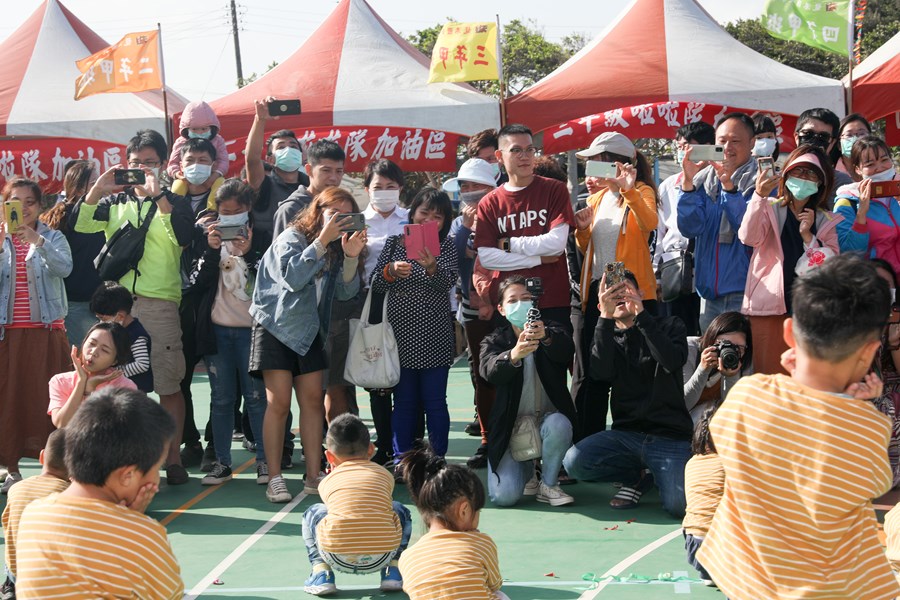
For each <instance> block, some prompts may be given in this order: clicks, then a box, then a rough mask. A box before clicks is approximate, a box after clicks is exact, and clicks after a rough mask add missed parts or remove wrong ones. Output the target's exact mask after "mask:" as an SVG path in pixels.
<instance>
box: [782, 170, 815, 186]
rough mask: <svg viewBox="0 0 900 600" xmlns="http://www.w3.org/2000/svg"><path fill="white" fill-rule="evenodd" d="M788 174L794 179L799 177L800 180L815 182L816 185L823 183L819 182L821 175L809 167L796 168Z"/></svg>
mask: <svg viewBox="0 0 900 600" xmlns="http://www.w3.org/2000/svg"><path fill="white" fill-rule="evenodd" d="M787 174H788V175H790V176H792V177H799V178H800V179H806V180H808V181H814V182H815V183H821V182H820V181H819V174H818V173H817V172H816V171H815V170H813V169H810V168H807V167H795V168H793V169H791V170H790V171H788V173H787Z"/></svg>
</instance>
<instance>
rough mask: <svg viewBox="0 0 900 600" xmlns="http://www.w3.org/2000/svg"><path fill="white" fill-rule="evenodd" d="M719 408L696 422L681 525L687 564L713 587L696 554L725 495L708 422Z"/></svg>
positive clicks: (705, 414)
mask: <svg viewBox="0 0 900 600" xmlns="http://www.w3.org/2000/svg"><path fill="white" fill-rule="evenodd" d="M715 412H716V408H715V407H713V408H710V409H707V411H706V412H705V413H703V415H702V416H701V417H700V419H699V420H698V421H697V427H696V428H695V429H694V439H693V441H692V442H691V451H692V452H693V453H694V455H693V456H692V457H691V458H690V460H688V461H687V464H686V465H685V466H684V495H685V499H686V500H687V507H686V508H685V511H684V520H683V521H682V523H681V526H682V533H683V534H684V549H685V550H686V551H687V561H688V564H690V565H691V566H692V567H694V568H695V569H697V571H698V572H699V573H700V579H701V580H702V581H703V583H704V584H706V585H714V584H713V581H712V579H711V578H710V576H709V573H707V572H706V569H704V568H703V565H701V564H700V561H698V560H697V551H698V550H699V549H700V546H701V545H702V544H703V539H704V538H705V537H706V534H707V532H708V531H709V524H710V523H712V520H713V515H715V514H716V508H717V507H718V506H719V502H720V501H721V500H722V494H723V493H724V491H725V471H724V470H723V469H722V461H721V459H720V458H719V455H718V454H716V445H715V444H714V443H713V440H712V437H710V435H709V421H710V419H712V416H713V415H714V414H715Z"/></svg>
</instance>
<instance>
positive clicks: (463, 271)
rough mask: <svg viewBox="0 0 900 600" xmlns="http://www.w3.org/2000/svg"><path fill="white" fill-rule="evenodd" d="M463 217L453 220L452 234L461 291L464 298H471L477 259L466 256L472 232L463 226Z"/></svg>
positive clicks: (451, 225)
mask: <svg viewBox="0 0 900 600" xmlns="http://www.w3.org/2000/svg"><path fill="white" fill-rule="evenodd" d="M462 219H463V218H462V216H459V217H456V218H455V219H453V223H451V224H450V233H449V234H448V235H449V236H450V237H452V238H453V245H454V246H456V260H457V266H458V267H459V291H460V293H461V294H462V296H463V298H465V299H467V300H468V298H469V290H470V289H471V287H472V272H473V271H474V269H475V259H474V258H469V257H468V256H467V255H466V248H468V247H469V245H468V244H469V235H471V234H472V230H471V229H469V228H468V227H466V226H465V225H463V224H462V223H463V221H462Z"/></svg>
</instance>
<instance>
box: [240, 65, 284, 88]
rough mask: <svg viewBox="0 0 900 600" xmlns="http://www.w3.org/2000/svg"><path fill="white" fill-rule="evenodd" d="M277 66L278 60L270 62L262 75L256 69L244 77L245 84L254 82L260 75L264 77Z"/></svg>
mask: <svg viewBox="0 0 900 600" xmlns="http://www.w3.org/2000/svg"><path fill="white" fill-rule="evenodd" d="M277 66H278V61H277V60H273V61H272V62H271V63H269V66H267V67H266V70H265V71H263V73H262V75H260V74H258V73H257V72H256V71H253V72H252V73H250V75H249V76H247V77H244V85H247V84H248V83H253V82H254V81H256V80H257V79H259V78H260V77H262V76H263V75H265V74H266V73H268V72H269V71H271V70H272V69H274V68H275V67H277ZM241 87H243V86H241Z"/></svg>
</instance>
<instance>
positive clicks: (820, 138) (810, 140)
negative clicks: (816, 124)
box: [797, 129, 831, 146]
mask: <svg viewBox="0 0 900 600" xmlns="http://www.w3.org/2000/svg"><path fill="white" fill-rule="evenodd" d="M797 138H798V139H799V140H800V142H801V143H803V144H816V145H820V146H826V145H827V144H828V143H829V142H831V134H830V133H825V132H824V131H813V130H811V129H807V130H806V131H801V132H800V133H798V134H797Z"/></svg>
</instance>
